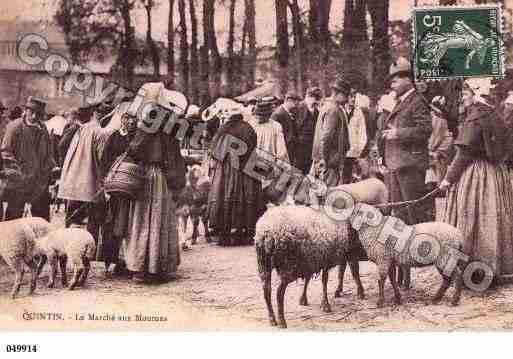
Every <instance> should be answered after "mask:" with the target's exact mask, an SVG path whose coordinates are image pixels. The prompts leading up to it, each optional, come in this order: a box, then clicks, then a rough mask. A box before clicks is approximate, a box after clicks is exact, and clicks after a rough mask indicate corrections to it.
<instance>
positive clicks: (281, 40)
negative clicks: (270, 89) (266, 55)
mask: <svg viewBox="0 0 513 359" xmlns="http://www.w3.org/2000/svg"><path fill="white" fill-rule="evenodd" d="M275 8H276V40H277V46H276V47H277V52H276V58H277V60H278V82H279V91H280V95H282V96H283V95H285V92H286V91H287V87H288V76H287V70H288V65H289V29H288V23H287V1H286V0H275Z"/></svg>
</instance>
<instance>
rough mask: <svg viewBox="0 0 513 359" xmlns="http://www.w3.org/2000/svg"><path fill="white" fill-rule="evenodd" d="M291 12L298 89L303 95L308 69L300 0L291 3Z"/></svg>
mask: <svg viewBox="0 0 513 359" xmlns="http://www.w3.org/2000/svg"><path fill="white" fill-rule="evenodd" d="M289 7H290V12H291V13H292V28H293V33H294V54H295V57H296V64H295V65H296V69H297V79H296V81H297V91H298V93H299V94H301V95H303V94H304V92H305V90H306V83H307V73H306V71H307V69H306V61H305V55H306V54H305V39H304V36H305V35H304V28H303V23H302V22H301V10H300V8H299V4H298V0H292V2H290V3H289Z"/></svg>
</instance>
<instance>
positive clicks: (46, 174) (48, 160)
mask: <svg viewBox="0 0 513 359" xmlns="http://www.w3.org/2000/svg"><path fill="white" fill-rule="evenodd" d="M45 107H46V103H45V102H44V101H42V100H40V99H37V98H34V97H32V96H31V97H29V98H28V99H27V103H26V105H25V113H24V115H23V117H20V118H18V119H16V120H14V121H12V122H10V123H9V124H7V127H6V130H5V136H4V138H3V141H2V149H1V153H2V158H3V161H4V166H5V168H6V169H10V170H12V171H16V172H18V173H19V174H20V176H21V178H22V180H20V181H16V182H11V183H8V189H7V192H6V194H5V199H6V200H7V202H8V207H7V212H6V219H7V220H11V219H16V218H20V217H22V216H23V209H24V207H25V203H30V204H31V205H32V208H31V212H32V215H33V216H35V217H43V218H45V219H46V220H50V195H49V192H48V186H49V184H50V176H51V171H52V169H53V168H54V167H55V161H54V158H53V154H52V150H51V143H50V136H49V134H48V131H47V129H46V126H45V125H44V124H42V123H41V121H42V119H43V118H44V116H45Z"/></svg>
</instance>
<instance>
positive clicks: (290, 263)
mask: <svg viewBox="0 0 513 359" xmlns="http://www.w3.org/2000/svg"><path fill="white" fill-rule="evenodd" d="M348 230H349V228H348V222H347V221H338V222H337V221H334V220H332V219H331V218H330V217H328V216H327V215H326V214H325V213H323V212H322V211H317V210H315V209H313V208H310V207H306V206H278V207H272V208H270V209H268V210H267V211H266V212H265V213H264V215H263V216H262V217H261V218H260V219H259V220H258V222H257V225H256V234H255V247H256V252H257V260H258V271H259V275H260V279H261V280H262V285H263V291H264V299H265V302H266V305H267V310H268V314H269V321H270V323H271V325H273V326H275V325H279V326H280V327H281V328H286V327H287V324H286V322H285V317H284V303H283V302H284V296H285V290H286V288H287V285H288V284H289V283H290V282H292V281H294V280H296V279H298V278H304V279H305V286H304V290H303V295H302V296H301V301H300V303H304V304H306V302H307V300H306V289H307V286H308V282H309V281H310V278H311V277H312V275H313V274H316V273H319V272H321V271H322V301H321V308H322V309H323V311H325V312H330V311H331V308H330V305H329V302H328V296H327V284H328V272H329V269H330V268H332V267H334V266H336V265H338V264H344V263H345V261H346V256H347V251H348V250H349V232H348ZM344 265H345V264H344ZM273 269H276V271H277V272H278V276H279V277H280V285H279V287H278V293H277V299H278V319H279V323H277V322H276V318H275V316H274V311H273V307H272V303H271V273H272V270H273ZM355 280H356V282H357V284H358V287H361V283H360V278H359V277H356V278H355Z"/></svg>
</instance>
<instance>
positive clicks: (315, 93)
mask: <svg viewBox="0 0 513 359" xmlns="http://www.w3.org/2000/svg"><path fill="white" fill-rule="evenodd" d="M306 95H307V96H309V97H313V98H315V99H316V100H320V99H321V98H322V91H321V89H320V88H319V87H317V86H314V87H309V88H308V90H306Z"/></svg>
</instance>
